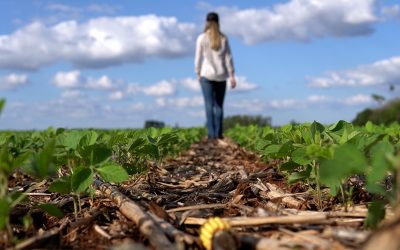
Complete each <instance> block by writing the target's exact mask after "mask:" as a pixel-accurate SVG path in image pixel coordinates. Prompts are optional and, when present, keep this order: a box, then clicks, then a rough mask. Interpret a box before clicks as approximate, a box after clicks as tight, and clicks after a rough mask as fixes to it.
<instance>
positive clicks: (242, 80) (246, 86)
mask: <svg viewBox="0 0 400 250" xmlns="http://www.w3.org/2000/svg"><path fill="white" fill-rule="evenodd" d="M236 81H237V86H236V88H235V91H239V92H247V91H252V90H255V89H257V88H258V86H257V84H254V83H251V82H249V81H248V80H247V77H245V76H237V77H236Z"/></svg>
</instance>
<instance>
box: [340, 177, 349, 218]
mask: <svg viewBox="0 0 400 250" xmlns="http://www.w3.org/2000/svg"><path fill="white" fill-rule="evenodd" d="M339 188H340V192H341V193H342V200H343V203H344V211H346V212H347V200H346V197H345V194H344V189H343V186H342V183H340V185H339Z"/></svg>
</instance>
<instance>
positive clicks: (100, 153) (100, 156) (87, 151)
mask: <svg viewBox="0 0 400 250" xmlns="http://www.w3.org/2000/svg"><path fill="white" fill-rule="evenodd" d="M80 154H81V156H82V157H83V158H84V160H85V162H86V163H87V164H92V165H96V164H100V163H102V162H104V161H106V160H108V158H110V157H111V155H112V150H111V149H110V148H108V147H107V145H106V144H103V143H101V144H94V145H90V146H87V147H85V148H84V149H82V150H81V151H80Z"/></svg>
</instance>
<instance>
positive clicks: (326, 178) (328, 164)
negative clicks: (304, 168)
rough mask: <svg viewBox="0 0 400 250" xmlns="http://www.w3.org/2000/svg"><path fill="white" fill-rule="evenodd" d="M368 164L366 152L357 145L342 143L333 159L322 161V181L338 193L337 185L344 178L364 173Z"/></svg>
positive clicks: (334, 192) (333, 191)
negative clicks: (362, 151)
mask: <svg viewBox="0 0 400 250" xmlns="http://www.w3.org/2000/svg"><path fill="white" fill-rule="evenodd" d="M367 166H368V164H367V160H366V158H365V156H364V154H363V153H361V151H359V150H358V149H357V148H356V146H354V145H352V144H344V145H341V146H339V147H338V148H336V150H335V153H334V156H333V159H331V160H325V161H323V162H322V163H321V167H320V177H321V182H322V183H324V184H326V185H327V186H329V187H330V188H331V192H332V194H336V187H337V186H338V185H340V184H341V182H342V181H343V179H345V178H348V177H350V176H351V175H354V174H357V173H362V172H363V171H364V170H365V169H366V167H367Z"/></svg>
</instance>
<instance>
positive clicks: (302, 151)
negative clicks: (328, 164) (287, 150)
mask: <svg viewBox="0 0 400 250" xmlns="http://www.w3.org/2000/svg"><path fill="white" fill-rule="evenodd" d="M292 161H293V162H295V163H297V164H299V165H303V166H304V165H307V164H310V163H311V159H310V158H309V157H308V155H307V149H306V148H304V147H301V148H297V149H295V150H294V151H293V152H292Z"/></svg>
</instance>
